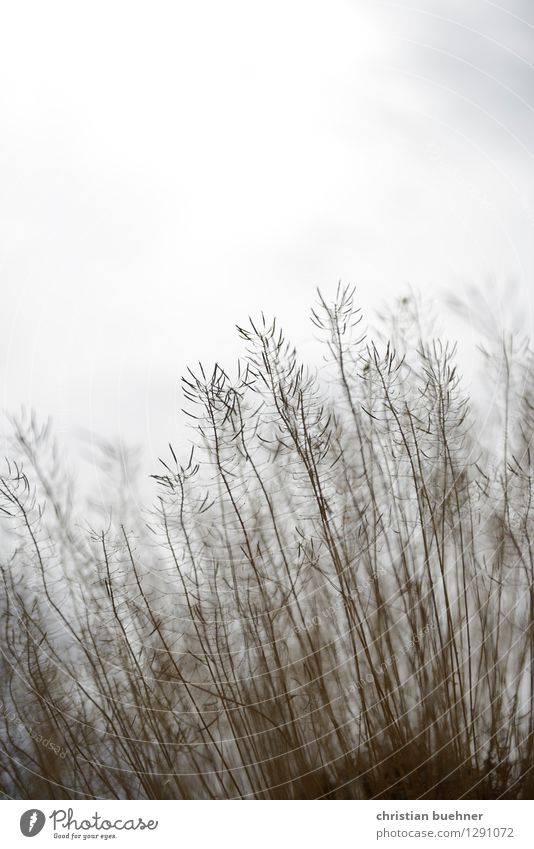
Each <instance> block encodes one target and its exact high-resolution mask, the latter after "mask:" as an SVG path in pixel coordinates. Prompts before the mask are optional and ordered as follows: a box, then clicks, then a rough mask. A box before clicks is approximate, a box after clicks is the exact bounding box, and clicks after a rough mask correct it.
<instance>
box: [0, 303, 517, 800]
mask: <svg viewBox="0 0 534 849" xmlns="http://www.w3.org/2000/svg"><path fill="white" fill-rule="evenodd" d="M400 309H401V312H402V320H397V321H396V322H395V324H394V326H393V327H392V328H390V334H389V341H387V342H384V343H379V342H376V343H375V342H371V341H367V340H366V339H364V338H362V337H361V334H360V327H361V325H360V323H359V322H360V315H359V312H358V310H357V309H356V308H355V306H354V301H353V292H352V291H350V290H348V289H340V290H339V291H338V295H337V299H336V301H335V303H333V304H328V303H327V302H326V301H324V300H323V299H322V298H320V300H319V304H318V306H317V309H316V310H315V311H314V313H313V321H314V324H315V325H316V327H317V329H318V331H319V332H320V334H321V335H322V337H323V339H324V343H325V346H326V348H325V350H326V351H327V352H328V361H329V367H328V370H327V374H325V373H324V372H321V377H320V378H318V377H317V375H316V374H315V373H314V372H313V371H307V370H306V369H305V368H304V367H303V366H302V365H301V364H300V363H299V360H298V358H297V355H296V353H295V351H294V350H293V349H292V348H291V347H290V346H289V345H288V344H287V343H286V341H285V339H284V337H283V334H282V333H281V332H280V331H279V330H278V328H277V325H276V324H275V323H272V324H269V323H268V322H266V321H265V320H263V319H262V321H261V322H260V323H252V322H250V324H249V325H248V326H247V327H246V328H240V329H239V333H240V336H241V338H242V340H243V345H244V348H245V353H244V355H243V359H242V361H241V363H240V366H239V372H238V374H237V375H236V376H235V377H234V378H231V377H230V376H229V375H228V374H227V373H226V372H225V371H224V370H223V369H222V368H221V367H220V366H216V367H215V369H214V370H213V371H212V372H211V373H209V374H208V373H206V372H205V371H204V370H203V369H202V368H199V370H198V371H197V372H195V373H192V372H190V373H189V374H188V375H187V377H186V379H185V380H184V391H185V396H186V401H187V413H188V415H189V416H190V417H191V421H192V423H193V429H194V434H195V443H196V445H195V450H194V452H193V454H192V455H191V457H190V458H189V459H188V460H187V459H186V460H185V461H181V460H179V459H177V457H176V456H175V454H174V452H173V451H172V449H171V453H170V456H169V458H168V460H166V461H165V463H162V465H161V467H160V471H159V473H158V475H156V476H155V477H156V480H157V484H158V489H159V497H158V500H157V504H156V506H155V507H154V508H153V509H152V510H151V511H150V512H149V513H147V514H146V516H145V518H146V520H147V521H146V522H145V523H144V524H143V523H140V522H139V521H137V520H136V519H135V511H133V510H132V509H131V507H129V506H128V504H125V503H124V499H123V498H122V497H120V493H117V494H116V495H115V501H116V504H115V507H114V511H113V513H112V515H111V516H110V517H109V520H107V521H106V522H102V524H103V527H100V526H99V525H98V524H97V523H96V520H94V521H93V522H92V527H88V526H87V524H86V523H85V524H84V521H83V510H80V508H79V502H77V500H76V498H75V497H74V496H73V495H72V493H71V488H70V485H69V483H68V478H67V475H66V472H65V471H64V469H63V465H62V459H61V453H60V451H59V449H58V448H57V447H55V446H54V441H53V438H52V436H51V434H50V433H49V432H48V430H47V429H43V430H40V429H39V427H38V426H37V424H36V423H35V421H34V420H31V421H30V422H26V423H22V422H18V423H17V424H16V428H15V431H16V433H15V441H16V445H15V448H14V453H13V459H11V460H10V461H9V462H8V463H7V465H6V468H5V473H4V475H3V476H2V478H1V480H0V511H1V515H2V516H3V546H2V549H3V555H2V561H1V566H2V580H3V586H4V594H3V601H2V627H3V639H2V646H3V649H2V661H1V662H2V670H1V673H2V675H1V679H2V686H3V695H2V702H3V706H2V711H1V712H0V723H1V725H2V731H1V745H2V748H3V757H2V767H1V770H0V787H1V789H2V791H3V793H4V794H6V795H8V796H15V797H23V798H48V797H51V798H52V797H53V798H77V797H80V798H81V797H84V796H90V797H91V796H96V797H103V798H151V799H153V798H158V799H159V798H228V797H230V798H233V797H238V798H251V797H256V798H262V799H269V798H317V797H321V798H407V799H416V798H456V799H459V798H532V797H533V792H532V791H533V790H534V786H533V783H534V780H533V777H532V775H533V774H532V764H533V763H534V759H533V755H534V752H533V746H534V734H533V730H534V729H533V701H532V695H533V672H534V669H533V663H532V660H533V650H534V639H533V631H532V628H533V621H534V592H533V588H534V561H533V549H532V543H531V534H532V531H533V528H534V525H533V517H532V472H533V469H532V464H531V454H530V443H531V434H532V424H533V417H532V411H533V407H532V404H531V397H530V394H529V393H530V392H531V390H530V386H531V380H530V374H531V360H530V354H529V352H528V350H526V349H525V350H523V351H522V352H520V355H519V357H518V358H517V360H516V359H515V355H514V356H512V354H513V350H512V347H511V343H506V344H505V345H503V347H502V351H501V356H499V357H496V358H490V357H489V356H488V357H487V363H488V367H490V366H492V367H493V368H494V369H495V378H494V387H495V390H494V392H495V403H494V405H493V411H494V413H495V416H494V417H493V420H492V423H491V426H492V427H494V426H495V424H496V423H497V424H498V426H499V428H500V430H499V433H500V436H499V437H498V438H493V437H492V438H488V439H486V443H487V444H488V445H496V446H497V447H496V448H495V449H493V448H492V449H491V450H490V448H488V447H482V445H481V444H480V440H479V435H480V433H481V432H483V431H484V432H486V433H487V432H488V430H489V428H490V422H489V421H485V422H480V421H478V420H477V417H476V415H475V413H474V410H473V408H472V404H471V403H470V401H469V399H468V397H467V396H466V395H465V393H464V392H463V390H462V384H461V381H460V378H459V376H458V373H457V371H456V368H455V363H454V360H455V352H454V349H453V348H451V347H450V346H448V345H446V344H444V343H442V342H439V341H430V342H427V341H425V339H424V334H423V330H422V329H421V322H420V320H419V317H418V314H417V313H416V311H414V309H413V303H412V302H403V303H401V304H400ZM492 364H493V365H492ZM496 411H497V412H496ZM498 411H500V413H499V414H497V413H498ZM499 416H500V418H499ZM110 456H111V453H110ZM108 460H109V457H108ZM37 731H38V732H39V734H40V735H41V737H42V738H43V739H45V738H46V739H47V740H49V741H51V743H52V744H53V745H57V746H58V747H59V748H60V749H61V750H65V751H66V752H67V754H66V756H65V757H60V756H59V755H58V754H57V753H56V752H55V751H54V749H53V748H51V746H50V745H48V744H47V745H45V744H43V743H42V742H37V741H36V739H35V733H30V732H37Z"/></svg>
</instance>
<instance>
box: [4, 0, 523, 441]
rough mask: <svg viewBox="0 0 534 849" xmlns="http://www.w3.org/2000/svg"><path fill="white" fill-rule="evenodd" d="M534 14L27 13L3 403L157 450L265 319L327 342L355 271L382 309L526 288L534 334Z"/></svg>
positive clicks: (318, 9)
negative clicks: (320, 295) (319, 307)
mask: <svg viewBox="0 0 534 849" xmlns="http://www.w3.org/2000/svg"><path fill="white" fill-rule="evenodd" d="M415 7H417V8H415ZM532 24H534V8H533V7H532V6H531V4H530V3H529V2H527V0H501V2H500V3H498V2H489V0H414V5H413V6H412V5H411V4H410V3H409V2H406V3H405V2H400V0H399V2H388V3H382V2H379V0H371V2H365V0H353V2H341V0H322V2H315V0H281V2H280V1H279V0H270V2H269V3H255V2H251V0H244V1H243V2H236V0H225V2H220V0H218V1H216V0H213V2H202V1H201V0H195V2H187V3H186V2H180V1H179V0H173V2H161V1H160V2H158V0H151V2H146V0H144V2H132V0H129V2H117V0H105V2H100V0H92V2H91V3H81V2H78V0H66V2H57V1H56V0H48V2H46V3H43V2H26V1H25V0H17V2H16V3H4V4H3V11H2V26H1V28H0V81H1V82H0V234H1V236H0V268H1V275H2V276H1V280H2V307H3V309H2V313H1V316H0V330H1V335H0V406H1V407H2V408H3V409H4V410H11V411H13V410H16V409H17V408H19V407H20V405H21V404H24V405H25V406H26V407H35V408H36V409H37V411H38V412H39V413H40V414H41V415H47V414H51V415H52V417H53V419H54V421H55V423H56V429H57V430H58V431H59V432H60V434H62V435H64V437H65V438H68V437H69V435H71V434H73V433H75V431H76V429H77V428H79V427H83V428H84V429H86V430H89V431H91V430H96V431H98V432H100V433H102V434H104V435H106V436H113V435H114V434H119V435H121V436H122V437H123V438H124V439H126V440H128V441H134V442H137V443H140V444H142V445H143V447H144V450H145V452H146V454H147V456H150V457H153V456H157V455H158V454H161V452H162V451H163V450H164V446H165V445H166V443H167V442H168V441H169V440H173V441H176V439H177V438H178V439H179V438H180V434H181V433H182V426H181V417H180V416H179V415H178V409H179V407H180V406H181V399H180V395H179V388H178V387H179V377H180V375H181V373H182V372H183V370H184V368H185V366H186V364H188V363H194V362H195V361H196V360H198V359H202V360H203V361H205V362H206V363H211V362H212V361H213V360H214V359H219V360H222V361H228V359H231V360H232V359H233V358H234V356H235V354H236V352H237V344H236V341H235V334H234V330H233V326H234V324H235V323H236V322H238V323H242V322H243V321H245V320H246V317H247V315H248V314H250V313H252V314H257V313H258V312H259V311H260V310H261V309H263V310H264V311H265V312H267V313H273V312H276V314H277V315H278V316H279V317H280V318H281V320H282V323H283V324H284V325H285V326H286V327H287V328H288V330H289V331H290V334H291V336H292V337H293V339H294V341H296V342H297V343H300V345H301V348H302V350H303V353H305V352H306V348H307V345H308V339H309V337H310V335H311V331H310V328H309V326H308V323H307V315H308V309H309V306H310V305H311V303H312V302H313V300H314V290H315V287H316V286H317V285H320V286H321V287H322V288H323V289H324V290H325V291H329V290H330V291H333V290H334V289H335V286H336V284H337V281H338V280H339V279H340V278H341V279H342V280H344V281H345V282H352V283H356V284H357V285H358V287H359V292H360V296H361V301H362V304H363V305H364V306H366V307H371V306H377V305H378V304H379V303H380V302H381V301H382V299H387V297H388V296H390V295H391V294H392V293H398V292H400V291H401V290H402V287H403V286H404V285H405V283H406V282H407V281H409V282H410V283H411V284H413V285H415V286H419V287H420V288H421V289H423V290H424V291H428V292H430V293H433V292H436V291H438V290H440V289H447V290H449V291H451V290H452V291H454V292H456V293H460V294H461V292H462V291H463V290H464V289H465V288H466V286H467V284H468V283H471V282H473V283H477V284H480V283H481V284H483V285H486V283H487V280H488V277H489V276H492V277H494V278H495V279H496V280H497V281H498V282H499V284H500V286H501V289H502V292H503V300H504V304H506V301H507V299H508V295H507V291H508V290H507V289H506V284H507V281H508V280H510V279H515V280H517V281H519V282H518V286H517V289H516V294H515V296H514V297H515V298H516V303H517V307H518V310H517V311H518V312H520V313H521V314H522V315H523V317H524V320H525V322H526V323H527V324H530V321H531V307H532V301H531V296H530V292H531V290H532V280H533V279H534V277H533V271H534V255H533V252H532V242H533V238H532V237H533V230H534V177H533V174H534V172H533V167H532V166H533V161H532V137H533V135H532V130H533V124H534V122H533V112H532V101H533V93H534V86H533V81H534V71H533V66H532V63H534V28H533V26H532ZM502 307H503V304H501V303H500V302H498V301H496V302H495V310H496V313H500V311H501V309H502ZM453 331H454V327H453Z"/></svg>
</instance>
